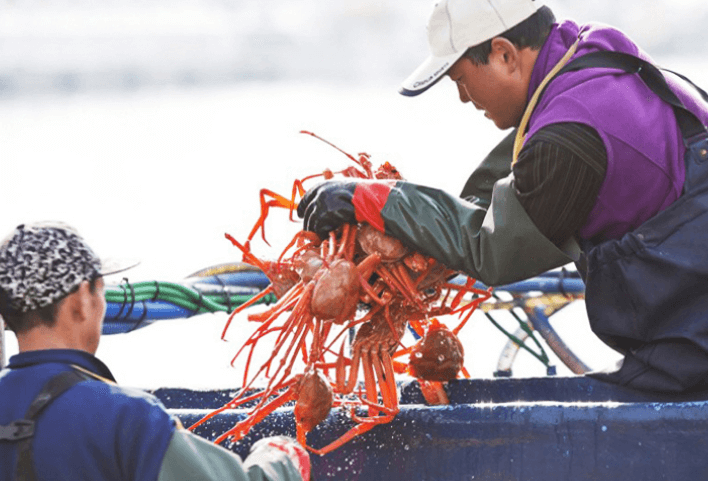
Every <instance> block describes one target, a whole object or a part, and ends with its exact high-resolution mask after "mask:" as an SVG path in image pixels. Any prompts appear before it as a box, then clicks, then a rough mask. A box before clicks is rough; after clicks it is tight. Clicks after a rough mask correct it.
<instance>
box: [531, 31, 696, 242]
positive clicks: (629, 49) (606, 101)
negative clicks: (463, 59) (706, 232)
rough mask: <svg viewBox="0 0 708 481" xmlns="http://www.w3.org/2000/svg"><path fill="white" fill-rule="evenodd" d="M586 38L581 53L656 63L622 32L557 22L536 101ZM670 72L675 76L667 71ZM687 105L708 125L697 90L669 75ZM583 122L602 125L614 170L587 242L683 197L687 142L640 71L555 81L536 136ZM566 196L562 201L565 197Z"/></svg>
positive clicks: (541, 64) (538, 111) (537, 71)
mask: <svg viewBox="0 0 708 481" xmlns="http://www.w3.org/2000/svg"><path fill="white" fill-rule="evenodd" d="M578 37H580V43H579V44H578V49H577V51H576V53H575V55H574V56H573V57H572V58H571V60H572V59H574V58H576V57H579V56H582V55H585V54H588V53H591V52H596V51H599V50H609V51H619V52H624V53H628V54H631V55H635V56H637V57H640V58H642V59H644V60H647V61H649V62H651V59H649V57H648V56H647V55H646V54H645V53H644V52H642V51H641V50H640V49H639V47H637V45H635V44H634V43H633V42H632V41H631V40H629V39H628V38H627V37H626V36H625V35H624V34H623V33H621V32H620V31H618V30H615V29H612V28H609V27H606V26H602V25H585V26H583V27H579V26H578V25H576V24H575V23H573V22H570V21H566V22H563V23H561V24H559V25H556V26H555V27H554V28H553V30H552V31H551V34H550V36H549V38H548V40H547V41H546V43H545V44H544V46H543V48H542V49H541V51H540V52H539V55H538V59H537V60H536V64H535V66H534V70H533V73H532V76H531V82H530V85H529V98H530V97H531V95H533V93H534V91H535V90H536V88H537V87H538V85H539V84H540V83H541V81H542V80H543V78H544V77H545V76H546V74H547V73H548V72H549V71H550V70H551V69H552V68H553V67H554V66H555V65H556V63H557V62H558V61H559V60H560V59H561V57H562V56H563V55H564V54H565V53H566V51H567V50H568V48H570V46H571V45H572V44H573V43H574V42H575V40H576V39H577V38H578ZM667 77H668V76H667ZM667 80H668V82H669V85H670V86H671V88H672V90H673V91H674V92H675V93H676V95H677V96H678V97H679V99H681V101H682V102H683V103H684V105H685V106H686V107H687V108H688V109H689V110H691V111H692V112H693V113H694V114H696V115H697V116H698V118H699V119H700V120H701V121H702V122H703V123H704V124H707V125H708V107H706V105H705V104H703V103H702V102H699V101H698V100H697V97H696V96H695V95H694V93H693V92H691V91H690V90H689V89H687V88H685V87H683V86H681V85H680V84H679V83H678V82H676V81H673V80H672V79H671V78H667ZM558 122H577V123H582V124H586V125H588V126H590V127H592V128H593V129H595V130H596V131H597V132H598V134H599V135H600V137H601V138H602V141H603V143H604V144H605V149H606V151H607V172H606V175H605V180H604V182H603V184H602V187H601V188H600V192H599V194H598V198H597V201H596V202H595V205H594V207H593V209H592V211H591V212H590V215H589V216H588V219H587V221H586V223H585V225H583V227H582V228H581V229H580V230H579V235H580V237H581V238H583V239H592V240H593V241H604V240H608V239H617V238H620V237H621V236H622V235H623V234H625V233H627V232H629V231H631V230H634V229H635V228H636V227H638V226H639V225H641V224H642V223H643V222H644V221H646V220H647V219H649V218H651V217H653V216H654V215H656V213H657V212H660V211H661V210H663V209H665V208H666V207H668V206H669V205H670V204H671V203H672V202H674V201H675V200H676V199H677V198H678V197H679V196H680V195H681V191H682V188H683V183H684V178H685V174H686V172H685V164H684V153H685V147H684V145H683V140H682V138H681V132H680V131H679V128H678V125H677V123H676V117H675V115H674V113H673V109H672V108H671V106H669V105H668V104H666V103H665V102H663V101H662V100H661V99H659V98H658V97H657V96H656V95H655V94H654V93H652V92H651V90H649V88H648V87H647V86H646V85H645V84H644V83H643V82H642V80H641V79H640V78H639V76H638V75H628V74H625V73H623V72H619V71H618V70H613V69H606V68H593V69H585V70H580V71H577V72H569V73H564V74H562V75H560V76H558V77H557V78H555V79H554V80H552V81H551V82H550V84H549V85H548V87H547V89H546V91H545V92H544V94H543V96H542V97H541V99H540V100H539V102H538V105H537V106H536V108H535V110H534V113H533V115H532V116H531V119H530V121H529V130H528V137H527V138H530V137H531V136H532V135H533V134H534V133H535V132H537V131H538V130H539V129H541V128H542V127H545V126H546V125H549V124H553V123H558ZM559 201H562V200H559Z"/></svg>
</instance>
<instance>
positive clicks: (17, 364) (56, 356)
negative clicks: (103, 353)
mask: <svg viewBox="0 0 708 481" xmlns="http://www.w3.org/2000/svg"><path fill="white" fill-rule="evenodd" d="M47 363H59V364H67V365H71V364H75V365H77V366H79V367H82V368H84V369H86V370H88V371H91V372H93V373H95V374H98V375H99V376H101V377H104V378H106V379H110V380H111V381H113V382H115V378H114V377H113V374H112V373H111V371H110V369H108V366H106V365H105V364H104V363H103V362H102V361H100V360H99V359H98V358H97V357H95V356H93V355H91V354H89V353H88V352H85V351H79V350H75V349H45V350H41V351H26V352H21V353H19V354H16V355H14V356H12V357H11V358H10V362H9V364H8V366H7V367H8V368H10V369H20V368H23V367H29V366H34V365H38V364H47Z"/></svg>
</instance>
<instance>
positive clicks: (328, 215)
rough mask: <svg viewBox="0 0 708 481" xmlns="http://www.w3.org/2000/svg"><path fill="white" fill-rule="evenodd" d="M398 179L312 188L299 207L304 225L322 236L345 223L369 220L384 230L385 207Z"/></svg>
mask: <svg viewBox="0 0 708 481" xmlns="http://www.w3.org/2000/svg"><path fill="white" fill-rule="evenodd" d="M395 184H396V181H369V180H355V179H352V180H331V181H328V182H324V183H322V184H319V185H316V186H315V187H313V188H311V189H310V190H308V191H307V192H306V193H305V195H304V196H303V198H302V200H301V201H300V203H299V204H298V206H297V215H298V216H299V217H301V218H303V219H304V228H305V230H307V231H310V232H314V233H315V234H317V235H318V236H319V237H320V238H321V239H325V238H326V237H327V236H328V235H329V233H330V232H331V231H333V230H336V229H337V228H338V227H340V226H341V225H342V224H356V223H358V222H368V223H369V224H371V225H373V226H374V227H375V228H377V229H378V230H380V231H382V232H383V231H384V224H383V219H381V209H382V208H383V206H384V204H385V203H386V199H387V198H388V195H389V193H390V191H391V189H392V188H393V187H394V186H395Z"/></svg>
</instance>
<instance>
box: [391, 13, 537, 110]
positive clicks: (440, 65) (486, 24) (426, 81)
mask: <svg viewBox="0 0 708 481" xmlns="http://www.w3.org/2000/svg"><path fill="white" fill-rule="evenodd" d="M542 6H543V0H440V1H438V2H437V3H436V4H435V8H434V9H433V13H432V15H431V16H430V20H429V21H428V43H429V44H430V52H431V55H430V56H428V58H427V59H426V60H425V62H423V63H422V65H421V66H420V67H418V68H417V69H416V70H415V71H414V72H413V73H412V74H411V75H410V76H409V77H408V78H407V79H406V80H405V81H404V82H403V83H402V84H401V89H400V91H399V92H400V93H401V94H403V95H407V96H409V97H413V96H415V95H418V94H421V93H423V92H425V91H426V90H428V89H429V88H430V87H432V86H433V85H435V84H436V83H437V81H438V80H440V79H441V78H442V77H443V76H444V75H445V74H446V73H447V71H448V70H449V69H450V67H452V65H453V64H454V63H455V62H456V61H457V60H458V59H459V58H460V57H462V55H463V54H464V53H465V52H466V51H467V49H468V48H470V47H474V46H475V45H479V44H481V43H482V42H485V41H487V40H489V39H490V38H494V37H496V36H498V35H500V34H502V33H504V32H506V31H507V30H509V29H510V28H512V27H514V26H516V25H517V24H519V23H521V22H523V21H524V20H526V19H527V18H529V17H530V16H531V15H533V14H534V13H536V11H537V10H538V9H539V8H541V7H542Z"/></svg>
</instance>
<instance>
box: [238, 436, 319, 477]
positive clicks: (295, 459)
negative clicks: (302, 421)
mask: <svg viewBox="0 0 708 481" xmlns="http://www.w3.org/2000/svg"><path fill="white" fill-rule="evenodd" d="M274 449H275V450H278V451H282V452H284V453H285V454H286V455H287V456H288V458H289V459H290V461H292V463H293V465H294V466H295V469H297V471H298V472H299V473H300V476H301V477H302V479H303V481H310V471H311V465H310V454H309V453H308V452H307V450H306V449H305V448H304V447H302V446H301V445H300V444H298V442H297V441H296V440H295V439H293V438H289V437H287V436H272V437H269V438H263V439H261V440H259V441H258V442H256V443H254V444H253V446H251V455H253V454H256V456H258V453H263V452H267V451H271V450H274ZM249 458H250V456H249Z"/></svg>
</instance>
